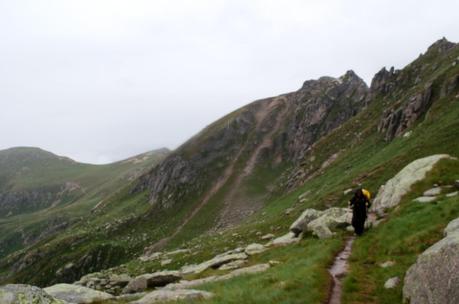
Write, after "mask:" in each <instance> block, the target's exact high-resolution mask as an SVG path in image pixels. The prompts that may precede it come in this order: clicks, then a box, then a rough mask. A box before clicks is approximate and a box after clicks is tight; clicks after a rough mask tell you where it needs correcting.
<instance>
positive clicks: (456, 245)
mask: <svg viewBox="0 0 459 304" xmlns="http://www.w3.org/2000/svg"><path fill="white" fill-rule="evenodd" d="M458 220H459V219H456V220H454V221H452V222H450V224H449V225H448V227H447V228H446V229H445V234H446V237H445V238H443V239H442V240H440V241H439V242H437V243H435V244H434V245H433V246H431V247H430V248H428V249H427V250H426V251H424V252H423V253H422V254H421V255H420V256H419V257H418V259H417V261H416V263H415V264H414V265H413V266H411V267H410V268H409V269H408V271H407V273H406V276H405V282H404V287H403V297H404V299H405V300H407V301H409V302H410V303H412V304H424V303H426V304H427V303H429V304H431V303H441V304H454V303H459V263H458V261H459V224H458Z"/></svg>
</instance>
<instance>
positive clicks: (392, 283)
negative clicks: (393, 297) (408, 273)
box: [384, 277, 400, 289]
mask: <svg viewBox="0 0 459 304" xmlns="http://www.w3.org/2000/svg"><path fill="white" fill-rule="evenodd" d="M399 283H400V278H399V277H393V278H390V279H389V280H387V281H386V283H384V288H386V289H392V288H395V287H397V285H398V284H399Z"/></svg>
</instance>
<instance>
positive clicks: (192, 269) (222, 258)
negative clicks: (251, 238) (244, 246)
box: [180, 252, 248, 274]
mask: <svg viewBox="0 0 459 304" xmlns="http://www.w3.org/2000/svg"><path fill="white" fill-rule="evenodd" d="M247 258H248V256H247V254H245V253H243V252H241V253H229V254H226V253H225V254H221V255H217V256H216V257H214V258H213V259H211V260H208V261H205V262H203V263H201V264H198V265H187V266H184V267H182V269H181V270H180V272H181V273H182V274H190V273H201V272H203V271H204V270H206V269H209V268H218V267H220V266H221V265H223V264H226V263H229V262H232V261H235V260H245V259H247Z"/></svg>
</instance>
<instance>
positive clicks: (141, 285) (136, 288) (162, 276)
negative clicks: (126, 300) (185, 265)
mask: <svg viewBox="0 0 459 304" xmlns="http://www.w3.org/2000/svg"><path fill="white" fill-rule="evenodd" d="M181 278H182V277H181V275H180V273H179V272H178V271H159V272H155V273H149V274H143V275H140V276H138V277H136V278H134V279H133V280H132V281H131V282H129V284H128V285H127V286H126V287H125V288H124V290H123V293H135V292H140V291H144V290H146V289H148V288H153V287H161V286H165V285H167V284H170V283H174V282H177V281H179V280H180V279H181Z"/></svg>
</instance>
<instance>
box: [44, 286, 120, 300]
mask: <svg viewBox="0 0 459 304" xmlns="http://www.w3.org/2000/svg"><path fill="white" fill-rule="evenodd" d="M44 291H46V292H47V293H48V294H50V295H51V296H53V297H55V298H56V299H60V300H64V301H67V302H70V303H76V304H80V303H81V304H90V303H97V302H102V301H106V300H110V299H113V296H112V295H111V294H108V293H106V292H101V291H97V290H94V289H91V288H87V287H83V286H78V285H73V284H56V285H53V286H50V287H47V288H45V289H44Z"/></svg>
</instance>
